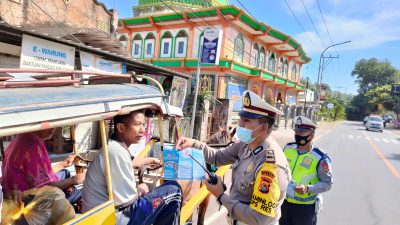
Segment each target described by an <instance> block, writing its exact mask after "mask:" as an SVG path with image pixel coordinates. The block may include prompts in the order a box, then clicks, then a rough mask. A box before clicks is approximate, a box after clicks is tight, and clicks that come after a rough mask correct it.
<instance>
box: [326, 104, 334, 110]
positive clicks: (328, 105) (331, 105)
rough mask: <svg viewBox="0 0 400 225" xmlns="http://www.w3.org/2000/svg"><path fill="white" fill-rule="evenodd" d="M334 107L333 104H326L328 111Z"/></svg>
mask: <svg viewBox="0 0 400 225" xmlns="http://www.w3.org/2000/svg"><path fill="white" fill-rule="evenodd" d="M334 106H335V105H334V104H333V103H328V104H326V107H328V109H333V107H334Z"/></svg>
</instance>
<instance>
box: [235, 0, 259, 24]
mask: <svg viewBox="0 0 400 225" xmlns="http://www.w3.org/2000/svg"><path fill="white" fill-rule="evenodd" d="M236 1H237V2H238V3H239V4H240V5H241V6H242V7H243V8H244V10H246V12H247V13H248V14H250V16H251V17H253V18H254V19H255V18H256V17H254V16H253V14H251V12H250V11H249V10H247V8H246V6H244V4H242V2H241V1H240V0H236Z"/></svg>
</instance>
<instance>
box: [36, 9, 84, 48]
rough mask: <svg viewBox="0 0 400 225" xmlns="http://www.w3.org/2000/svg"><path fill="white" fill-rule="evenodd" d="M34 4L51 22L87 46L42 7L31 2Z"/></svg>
mask: <svg viewBox="0 0 400 225" xmlns="http://www.w3.org/2000/svg"><path fill="white" fill-rule="evenodd" d="M31 2H32V4H34V5H35V6H36V7H38V8H39V9H40V10H41V11H42V12H43V13H44V14H46V15H47V16H48V17H49V18H50V19H51V20H53V21H54V22H55V23H56V24H57V26H59V27H60V28H61V29H63V30H64V31H65V32H67V34H68V35H71V36H72V37H73V38H74V39H75V40H77V41H78V42H79V43H81V44H83V45H85V44H84V43H83V42H82V41H81V40H79V39H78V38H77V37H75V36H74V35H73V34H71V33H70V32H69V31H68V30H67V29H65V28H64V27H63V26H61V24H59V23H58V22H57V21H56V20H55V19H54V18H53V17H52V16H51V15H50V14H49V13H47V12H46V11H45V10H44V9H42V7H40V6H39V5H38V4H36V2H34V1H31ZM35 11H36V10H35Z"/></svg>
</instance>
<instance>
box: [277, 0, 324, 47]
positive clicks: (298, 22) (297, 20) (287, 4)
mask: <svg viewBox="0 0 400 225" xmlns="http://www.w3.org/2000/svg"><path fill="white" fill-rule="evenodd" d="M284 1H285V3H286V6H287V7H288V8H289V10H290V12H291V13H292V15H293V17H294V18H295V20H296V22H297V24H298V25H299V26H300V28H301V29H302V30H303V32H304V33H305V34H306V35H307V37H308V39H309V40H310V41H311V43H312V44H313V45H314V46H315V47H318V46H317V45H316V44H315V43H314V41H313V40H312V39H311V38H310V36H309V35H308V33H307V31H306V30H305V29H304V27H303V26H302V25H301V23H300V21H299V19H297V16H296V15H295V14H294V12H293V10H292V8H290V5H289V3H288V2H287V1H286V0H284Z"/></svg>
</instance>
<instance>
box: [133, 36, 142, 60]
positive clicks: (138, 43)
mask: <svg viewBox="0 0 400 225" xmlns="http://www.w3.org/2000/svg"><path fill="white" fill-rule="evenodd" d="M142 41H143V40H142V36H141V35H140V34H136V35H135V36H134V37H133V39H132V56H133V57H134V58H141V57H142V52H143V50H142Z"/></svg>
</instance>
